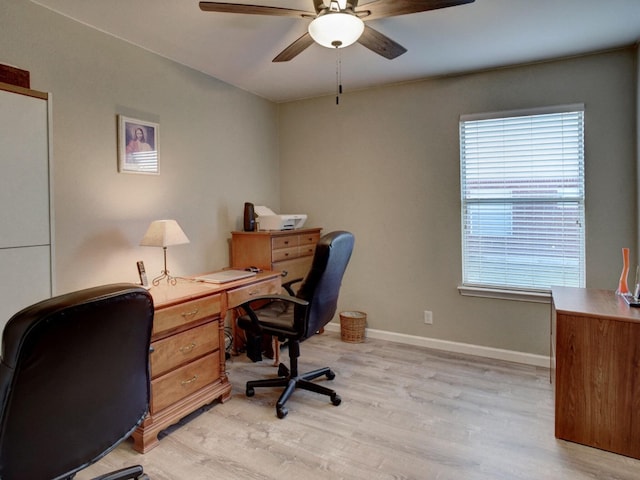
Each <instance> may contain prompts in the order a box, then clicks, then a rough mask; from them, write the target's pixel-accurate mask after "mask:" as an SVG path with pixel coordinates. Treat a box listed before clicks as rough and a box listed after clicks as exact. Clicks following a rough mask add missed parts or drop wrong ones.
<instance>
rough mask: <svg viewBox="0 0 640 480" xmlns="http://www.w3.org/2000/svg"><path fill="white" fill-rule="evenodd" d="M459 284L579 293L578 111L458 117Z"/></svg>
mask: <svg viewBox="0 0 640 480" xmlns="http://www.w3.org/2000/svg"><path fill="white" fill-rule="evenodd" d="M460 156H461V169H460V171H461V186H462V189H461V193H462V256H463V259H462V270H463V272H462V283H463V286H471V287H486V288H499V289H516V290H533V291H537V290H548V289H549V287H551V286H573V287H584V284H585V247H584V232H585V229H584V106H583V105H569V106H564V107H554V108H547V109H540V110H535V111H526V112H503V113H498V114H484V115H464V116H462V117H461V118H460Z"/></svg>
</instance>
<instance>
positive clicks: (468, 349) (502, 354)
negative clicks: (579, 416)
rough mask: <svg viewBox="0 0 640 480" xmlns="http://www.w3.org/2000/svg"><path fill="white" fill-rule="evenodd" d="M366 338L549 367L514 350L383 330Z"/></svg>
mask: <svg viewBox="0 0 640 480" xmlns="http://www.w3.org/2000/svg"><path fill="white" fill-rule="evenodd" d="M325 329H326V330H329V331H330V332H340V324H339V323H333V322H332V323H329V324H327V326H326V327H325ZM366 336H367V337H369V338H375V339H378V340H388V341H390V342H396V343H404V344H405V345H416V346H419V347H427V348H433V349H434V350H443V351H446V352H454V353H464V354H467V355H475V356H478V357H486V358H494V359H496V360H505V361H508V362H516V363H523V364H526V365H533V366H536V367H549V362H550V359H549V357H547V356H544V355H534V354H532V353H524V352H516V351H514V350H504V349H501V348H492V347H483V346H481V345H472V344H469V343H460V342H451V341H449V340H440V339H437V338H429V337H418V336H416V335H407V334H404V333H394V332H388V331H385V330H375V329H371V328H367V329H366Z"/></svg>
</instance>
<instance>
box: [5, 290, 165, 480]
mask: <svg viewBox="0 0 640 480" xmlns="http://www.w3.org/2000/svg"><path fill="white" fill-rule="evenodd" d="M152 323H153V300H152V298H151V295H150V294H149V292H148V291H146V290H145V289H143V288H140V287H137V286H136V285H132V284H115V285H105V286H101V287H94V288H89V289H86V290H81V291H78V292H73V293H69V294H66V295H61V296H59V297H54V298H51V299H48V300H44V301H42V302H40V303H37V304H35V305H32V306H30V307H27V308H25V309H24V310H22V311H20V312H18V313H16V314H15V315H14V316H13V317H12V318H11V319H10V320H9V322H8V323H7V325H6V327H5V329H4V332H3V334H2V363H1V364H0V479H2V480H50V479H56V480H62V479H71V478H73V477H74V475H75V474H76V473H77V472H78V471H80V470H82V469H83V468H86V467H88V466H89V465H90V464H92V463H94V462H96V461H98V460H99V459H100V458H102V457H103V456H104V455H106V454H107V453H108V452H110V451H111V450H112V449H113V448H115V447H116V446H117V445H118V444H119V443H120V442H122V441H123V440H124V439H126V438H127V437H128V436H129V435H130V434H131V433H132V432H133V430H134V429H135V428H136V426H137V425H138V424H139V423H140V422H141V421H142V419H143V418H144V417H145V414H146V412H147V408H148V405H149V392H150V384H149V341H150V338H151V327H152ZM98 478H99V479H102V480H107V479H108V480H116V479H117V480H124V479H147V478H148V477H147V476H146V474H144V472H143V469H142V467H140V466H139V465H136V466H134V467H129V468H124V469H122V470H118V471H117V472H112V473H110V474H107V475H102V476H100V477H98Z"/></svg>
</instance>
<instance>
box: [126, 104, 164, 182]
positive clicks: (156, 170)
mask: <svg viewBox="0 0 640 480" xmlns="http://www.w3.org/2000/svg"><path fill="white" fill-rule="evenodd" d="M118 171H119V172H120V173H140V174H145V175H159V174H160V125H159V124H157V123H153V122H147V121H146V120H140V119H137V118H130V117H126V116H124V115H118Z"/></svg>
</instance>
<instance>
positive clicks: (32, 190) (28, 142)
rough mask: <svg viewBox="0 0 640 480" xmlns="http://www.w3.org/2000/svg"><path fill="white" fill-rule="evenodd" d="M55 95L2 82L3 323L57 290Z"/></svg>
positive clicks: (0, 270)
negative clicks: (52, 149) (52, 159)
mask: <svg viewBox="0 0 640 480" xmlns="http://www.w3.org/2000/svg"><path fill="white" fill-rule="evenodd" d="M49 118H50V115H49V99H48V95H47V94H46V93H41V92H36V91H33V90H27V89H24V88H20V87H12V86H10V85H7V84H0V168H1V174H0V275H2V281H0V329H2V328H4V325H5V323H6V322H7V320H9V318H10V317H11V316H12V315H13V314H14V313H16V312H17V311H18V310H20V309H22V308H23V307H26V306H28V305H30V304H32V303H35V302H37V301H40V300H42V299H45V298H48V297H50V296H51V294H52V269H51V265H52V262H51V259H52V239H51V222H50V212H51V201H50V199H51V195H50V168H49Z"/></svg>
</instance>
